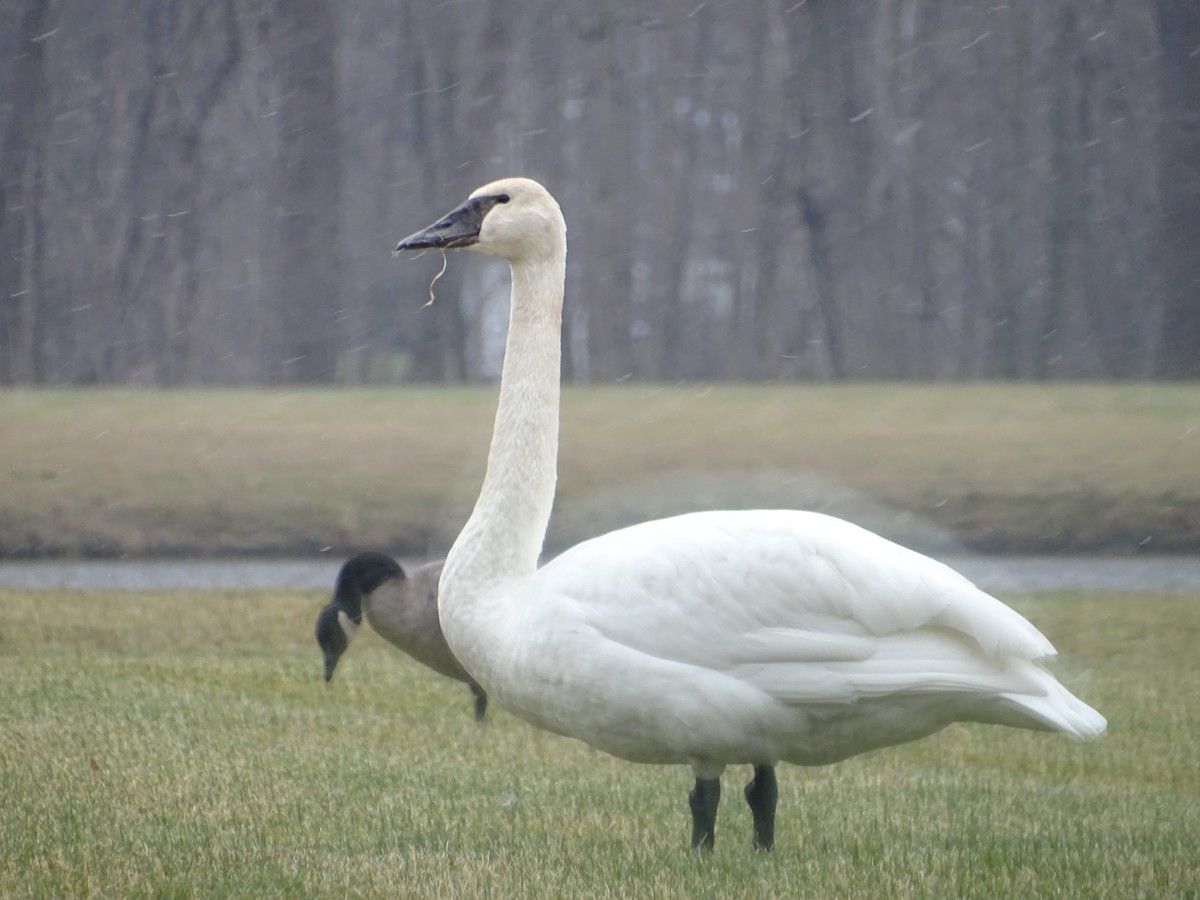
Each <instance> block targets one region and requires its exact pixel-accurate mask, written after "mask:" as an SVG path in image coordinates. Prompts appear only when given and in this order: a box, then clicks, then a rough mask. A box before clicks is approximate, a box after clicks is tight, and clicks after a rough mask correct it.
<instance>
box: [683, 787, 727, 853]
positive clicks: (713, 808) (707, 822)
mask: <svg viewBox="0 0 1200 900" xmlns="http://www.w3.org/2000/svg"><path fill="white" fill-rule="evenodd" d="M720 801H721V779H719V778H708V779H705V778H697V779H696V786H695V787H694V788H692V792H691V793H690V794H688V806H690V807H691V808H692V849H693V850H711V849H712V847H713V837H714V836H715V834H716V830H717V804H718V803H719V802H720Z"/></svg>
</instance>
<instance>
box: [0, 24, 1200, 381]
mask: <svg viewBox="0 0 1200 900" xmlns="http://www.w3.org/2000/svg"><path fill="white" fill-rule="evenodd" d="M509 174H526V175H530V176H533V177H535V178H538V179H539V180H541V181H543V182H544V183H545V184H546V185H547V186H548V187H549V188H550V189H551V190H552V191H553V192H554V193H555V194H556V196H557V197H558V198H559V200H560V202H561V203H562V205H563V208H564V211H565V213H566V216H567V220H568V223H569V225H570V228H571V232H570V237H569V241H570V261H569V273H568V281H569V284H568V312H567V321H566V327H565V332H564V346H565V350H566V356H565V359H566V371H565V375H566V377H569V378H572V379H575V380H580V381H596V382H603V381H611V380H616V379H623V378H630V377H632V378H635V379H742V380H767V379H850V378H935V379H977V378H1000V379H1011V378H1083V377H1087V378H1155V377H1157V378H1194V377H1198V376H1200V3H1197V2H1192V0H1055V2H1039V0H1012V2H1010V3H1000V2H996V0H989V2H955V0H762V2H743V0H683V2H678V0H664V2H659V3H636V2H621V0H440V2H435V0H419V2H418V0H391V2H385V0H344V2H333V0H51V2H47V0H0V192H2V196H0V382H4V383H10V384H29V383H51V384H88V383H105V384H138V385H177V384H188V385H193V384H194V385H215V384H273V383H335V382H336V383H364V382H367V383H370V382H389V383H390V382H396V381H402V380H412V381H460V380H476V379H481V378H488V377H491V376H493V375H494V374H495V371H496V369H497V365H498V361H499V355H500V347H499V338H500V336H501V335H502V333H503V329H504V316H505V310H504V303H505V298H506V293H507V287H506V279H505V277H504V273H503V270H502V268H500V267H498V266H495V265H494V264H492V265H482V264H480V263H481V261H472V260H468V259H465V258H463V256H462V255H459V256H458V257H455V258H454V259H452V260H451V265H450V269H449V272H448V273H447V275H446V277H445V278H444V279H442V280H441V281H440V282H439V283H438V287H437V293H438V300H437V302H435V303H434V304H433V305H432V306H430V307H424V306H423V304H424V303H425V301H426V299H427V296H428V285H429V281H430V279H431V278H432V276H433V275H434V274H435V273H436V272H437V270H438V269H439V268H440V266H441V260H440V258H439V257H437V255H436V254H430V255H428V256H427V258H425V259H423V260H417V261H416V262H413V261H411V260H408V261H402V262H397V261H393V260H392V259H390V251H391V248H392V247H393V246H394V244H395V241H396V240H397V239H398V238H400V237H402V236H404V235H405V234H407V233H409V232H411V231H414V230H416V229H417V228H419V227H421V226H424V225H426V224H428V223H429V222H431V221H432V220H433V218H435V217H436V216H438V215H440V214H441V213H443V212H445V211H446V210H447V209H449V208H450V207H451V206H453V205H455V204H457V203H458V202H459V201H460V200H461V199H462V198H463V197H464V196H465V195H466V194H467V193H468V192H469V191H470V190H472V189H473V188H474V187H476V186H478V185H479V184H482V183H483V182H485V181H488V180H491V179H493V178H495V177H499V176H503V175H509Z"/></svg>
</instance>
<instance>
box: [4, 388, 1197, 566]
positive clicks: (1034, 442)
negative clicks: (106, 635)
mask: <svg viewBox="0 0 1200 900" xmlns="http://www.w3.org/2000/svg"><path fill="white" fill-rule="evenodd" d="M495 395H496V392H495V388H494V387H491V386H486V387H474V388H410V389H404V390H311V391H232V390H227V391H208V392H201V391H159V392H137V391H119V390H97V391H60V390H45V391H29V390H23V391H5V392H0V422H3V423H4V425H3V426H2V427H0V456H2V457H3V459H4V460H5V466H4V469H3V471H0V552H2V553H8V554H14V553H15V554H24V555H30V554H37V553H43V554H44V553H60V554H68V555H69V554H87V555H97V554H99V555H116V554H120V553H125V554H135V555H138V554H161V553H173V552H174V553H179V552H188V553H197V552H199V553H239V552H242V553H247V552H259V553H261V552H284V553H300V552H310V551H313V550H316V549H318V548H321V547H334V548H337V549H338V550H345V549H350V548H356V547H362V546H369V545H373V546H379V547H383V548H390V549H392V550H394V551H396V552H399V553H402V554H405V555H422V554H425V553H430V554H434V553H438V552H441V551H444V549H445V547H446V546H448V544H449V542H450V540H451V539H452V538H453V536H454V535H455V534H457V531H458V529H459V528H460V527H461V524H462V522H463V521H464V519H465V518H466V515H467V513H468V512H469V510H470V506H471V503H472V502H473V500H474V497H475V495H476V493H477V491H478V487H479V482H480V479H481V477H482V472H483V464H484V456H485V454H486V452H487V446H488V440H489V436H490V434H491V427H492V415H493V412H494V407H495ZM562 419H563V428H562V441H561V453H560V457H561V463H560V479H559V481H560V484H559V488H560V490H559V500H558V503H557V506H556V512H555V518H554V521H553V522H552V525H551V535H550V544H551V546H552V547H563V546H568V545H570V544H572V543H574V542H576V541H578V540H580V539H582V538H584V537H588V536H591V535H592V534H595V533H596V532H597V531H601V530H605V529H607V528H611V527H614V526H616V525H620V524H625V523H628V522H630V521H636V520H639V519H644V518H647V517H652V516H656V515H663V514H666V513H670V512H675V511H680V510H685V509H695V508H698V507H703V506H734V507H736V506H756V505H764V504H765V505H782V506H802V507H808V508H817V509H825V510H828V511H831V512H835V513H838V514H842V515H846V516H847V517H849V518H854V519H857V520H859V521H865V524H867V525H869V526H871V527H876V528H882V529H883V530H884V531H886V532H887V533H888V534H889V535H893V536H896V537H899V538H902V539H906V540H911V541H913V542H917V543H922V542H923V535H922V533H921V532H920V531H919V529H918V530H916V531H914V526H915V525H919V524H922V523H924V524H926V525H928V526H931V527H933V528H934V529H940V530H941V531H942V532H947V533H952V534H953V535H954V536H955V537H957V538H958V539H961V540H963V541H964V542H966V543H968V544H973V545H975V546H982V547H991V548H995V547H1008V548H1009V549H1020V550H1024V551H1030V550H1033V551H1039V550H1041V551H1051V550H1059V549H1085V548H1092V549H1095V548H1107V549H1119V550H1124V551H1127V552H1134V551H1136V550H1138V549H1139V546H1140V545H1143V544H1144V543H1145V542H1146V541H1147V539H1148V541H1149V544H1148V545H1149V546H1150V547H1151V549H1160V548H1161V549H1176V550H1179V549H1192V550H1200V467H1198V466H1196V464H1195V461H1196V459H1198V458H1200V388H1198V387H1196V386H1193V385H1159V384H1148V385H1083V384H1080V385H1075V384H1065V385H1064V384H1055V385H992V384H971V385H912V384H904V385H832V386H830V385H825V386H809V385H787V386H737V385H733V386H728V385H721V386H695V385H684V386H678V387H670V388H667V387H653V386H643V385H627V386H622V387H599V388H582V387H568V388H567V389H566V390H565V392H564V397H563V415H562ZM914 534H915V537H914V536H913V535H914Z"/></svg>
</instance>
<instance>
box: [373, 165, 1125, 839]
mask: <svg viewBox="0 0 1200 900" xmlns="http://www.w3.org/2000/svg"><path fill="white" fill-rule="evenodd" d="M451 247H469V248H471V249H474V250H478V251H480V252H482V253H485V254H489V255H492V256H498V257H500V258H502V259H504V260H506V261H507V262H508V264H509V268H510V270H511V275H512V284H511V309H510V319H509V330H508V337H507V343H506V346H505V354H504V364H503V369H502V374H501V379H500V397H499V404H498V409H497V412H496V420H495V429H494V433H493V436H492V443H491V448H490V451H489V454H488V461H487V472H486V475H485V476H484V481H483V486H482V488H481V489H480V493H479V498H478V500H477V501H476V504H475V508H474V510H473V511H472V513H471V515H470V517H469V519H468V521H467V523H466V525H465V527H464V528H463V530H462V533H461V534H460V535H459V537H458V539H457V540H456V541H455V542H454V546H453V547H452V548H451V550H450V554H449V556H448V558H447V559H446V565H445V570H444V571H443V574H442V579H441V586H440V597H439V601H438V603H439V615H440V618H441V623H442V628H443V630H444V631H445V634H446V640H447V642H448V643H449V645H450V648H451V649H452V650H453V651H454V654H455V656H456V657H457V658H458V659H459V660H460V661H461V662H462V665H463V667H464V668H465V669H466V670H467V671H468V672H470V673H471V675H472V676H473V677H474V678H475V680H476V681H478V682H479V684H481V685H482V686H483V687H484V689H486V690H487V692H488V694H489V696H491V697H493V698H494V699H495V700H496V702H498V703H499V704H500V705H501V706H503V707H505V708H506V709H509V710H511V711H512V712H513V713H515V714H516V715H518V716H520V717H522V718H524V719H526V720H528V721H530V722H532V723H533V724H534V725H537V726H540V727H542V728H545V729H548V730H550V731H553V732H557V733H559V734H563V735H567V736H570V737H574V738H578V739H580V740H583V741H586V742H587V743H589V744H591V745H593V746H595V747H597V748H599V749H601V750H604V751H606V752H608V753H611V754H613V755H614V756H618V757H621V758H623V759H627V760H632V761H634V762H644V763H676V764H686V765H689V766H691V769H692V772H693V774H694V775H695V779H696V780H695V786H694V788H693V790H692V792H691V793H690V795H689V805H690V808H691V813H692V846H693V847H696V848H710V847H711V846H712V844H713V838H714V833H715V823H716V812H717V802H718V798H719V796H720V776H721V773H722V772H723V771H724V769H725V767H726V766H727V765H730V764H749V765H751V766H753V769H754V775H753V780H752V781H751V782H750V784H749V785H748V786H747V788H746V791H745V796H746V800H747V801H748V803H749V805H750V808H751V811H752V815H753V820H754V844H755V846H757V847H760V848H770V847H771V846H772V844H773V842H774V820H775V804H776V795H777V789H776V780H775V765H776V764H777V763H779V762H781V761H782V762H790V763H794V764H797V765H808V766H816V765H824V764H827V763H832V762H836V761H838V760H842V759H845V758H847V757H850V756H853V755H855V754H858V753H862V752H864V751H867V750H872V749H875V748H878V747H885V746H888V745H891V744H899V743H902V742H905V741H911V740H914V739H916V738H920V737H924V736H926V735H929V734H932V733H933V732H935V731H937V730H939V729H941V728H943V727H944V726H946V725H948V724H950V723H951V722H956V721H967V722H988V723H994V724H1001V725H1011V726H1016V727H1019V728H1030V729H1040V730H1045V731H1062V732H1065V733H1067V734H1070V735H1075V736H1078V737H1090V736H1094V735H1097V734H1099V733H1101V732H1102V731H1103V730H1104V729H1105V727H1106V723H1105V720H1104V718H1103V717H1102V716H1101V715H1100V714H1099V713H1098V712H1096V711H1095V710H1093V709H1092V708H1091V707H1090V706H1088V705H1087V704H1085V703H1083V702H1082V701H1081V700H1078V699H1077V698H1075V697H1074V696H1072V695H1071V694H1070V693H1069V692H1068V691H1067V690H1066V689H1065V688H1064V687H1062V685H1060V684H1059V683H1058V681H1057V680H1055V678H1054V677H1053V676H1052V675H1050V674H1049V673H1048V672H1047V671H1046V669H1045V668H1043V666H1042V662H1043V660H1045V659H1046V658H1048V657H1050V656H1053V655H1054V653H1055V651H1054V648H1053V646H1051V644H1050V642H1049V641H1048V640H1047V639H1046V638H1045V637H1044V636H1042V634H1041V633H1040V632H1039V631H1038V630H1037V629H1036V628H1034V627H1033V625H1031V624H1030V623H1029V622H1027V621H1026V620H1025V619H1024V618H1022V617H1021V616H1020V615H1019V614H1017V613H1016V612H1014V611H1013V610H1012V609H1010V608H1009V607H1007V606H1005V605H1004V604H1003V603H1001V602H1000V601H999V600H996V599H995V598H993V597H991V596H989V595H987V594H985V593H984V592H983V591H981V590H979V589H978V588H976V587H975V586H974V585H972V584H971V583H970V582H969V581H967V580H966V579H965V578H963V577H962V576H961V575H959V574H958V573H956V572H954V571H953V570H952V569H950V568H948V567H946V566H944V565H942V564H941V563H938V562H936V561H934V560H932V559H929V558H927V557H925V556H922V555H920V554H918V553H915V552H913V551H911V550H908V549H906V548H904V547H901V546H899V545H897V544H894V543H892V542H890V541H888V540H885V539H884V538H881V537H879V536H878V535H875V534H873V533H871V532H869V531H866V530H864V529H862V528H859V527H857V526H855V525H852V524H850V523H848V522H845V521H842V520H840V519H835V518H832V517H829V516H825V515H821V514H817V513H811V512H798V511H792V510H755V511H735V512H729V511H714V512H699V513H691V514H688V515H682V516H677V517H674V518H669V519H661V520H657V521H652V522H645V523H643V524H640V525H634V526H632V527H629V528H623V529H620V530H618V531H614V532H610V533H609V534H605V535H603V536H601V537H598V538H594V539H592V540H589V541H585V542H583V543H581V544H579V545H577V546H575V547H574V548H572V549H570V550H568V551H566V552H565V553H563V554H561V555H560V556H558V557H557V558H555V559H553V560H551V561H550V562H549V563H547V564H546V565H545V566H543V567H542V568H541V569H538V568H537V560H538V554H539V551H540V549H541V546H542V541H543V538H544V536H545V531H546V526H547V523H548V521H549V517H550V509H551V506H552V504H553V501H554V484H555V467H556V462H557V460H556V457H557V452H558V450H557V448H558V409H559V341H560V334H559V332H560V325H561V316H562V302H563V288H564V274H565V269H566V226H565V223H564V221H563V216H562V213H561V211H560V210H559V207H558V204H557V203H556V202H555V201H554V198H553V197H551V196H550V194H549V193H548V192H547V191H546V190H545V188H543V187H542V186H541V185H539V184H537V183H536V182H534V181H530V180H528V179H524V178H514V179H506V180H503V181H497V182H494V183H492V184H489V185H487V186H485V187H482V188H480V189H478V190H477V191H475V192H474V193H473V194H471V196H470V197H469V198H468V200H467V201H466V203H465V204H464V205H463V206H461V207H459V208H458V209H456V210H454V211H453V212H451V213H449V214H448V215H446V216H445V217H443V218H442V219H440V220H439V221H437V222H436V223H434V224H433V225H431V226H429V227H428V228H426V229H424V230H422V231H419V232H417V233H416V234H413V235H412V236H410V237H408V238H405V239H404V240H403V241H401V242H400V243H399V245H398V246H397V248H396V252H397V253H399V252H400V251H404V250H419V249H423V248H442V249H445V248H451Z"/></svg>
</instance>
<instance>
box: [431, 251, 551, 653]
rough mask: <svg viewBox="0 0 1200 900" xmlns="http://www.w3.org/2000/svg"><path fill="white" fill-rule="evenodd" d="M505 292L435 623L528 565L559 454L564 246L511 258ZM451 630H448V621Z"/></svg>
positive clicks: (545, 518) (462, 611)
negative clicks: (475, 472) (503, 325)
mask: <svg viewBox="0 0 1200 900" xmlns="http://www.w3.org/2000/svg"><path fill="white" fill-rule="evenodd" d="M511 269H512V297H511V309H510V312H509V324H508V339H507V341H506V343H505V349H504V366H503V369H502V371H501V375H500V401H499V407H498V408H497V410H496V424H495V430H494V431H493V434H492V445H491V449H490V450H489V451H488V461H487V474H486V475H485V476H484V480H483V487H482V488H481V489H480V493H479V499H478V500H477V501H476V502H475V509H474V511H473V512H472V513H471V517H470V518H469V519H468V520H467V524H466V525H465V526H464V528H463V531H462V533H461V534H460V535H459V536H458V540H456V541H455V542H454V546H453V547H452V548H451V549H450V553H449V556H448V557H447V560H446V568H445V570H444V571H443V574H442V580H441V585H440V588H439V590H440V593H441V598H440V600H439V610H440V614H441V617H442V619H443V626H444V627H445V626H446V625H447V624H448V623H447V622H446V620H447V616H448V614H449V616H450V617H452V618H459V619H461V618H464V617H473V615H472V613H474V612H482V611H481V610H476V609H475V608H474V607H475V602H476V601H481V600H484V598H485V596H486V595H487V594H488V593H490V592H491V591H493V590H495V589H496V588H499V587H502V586H503V585H504V584H506V583H510V582H511V581H513V580H515V579H519V578H522V577H524V576H526V575H529V574H532V573H533V572H534V571H536V569H537V562H538V557H539V555H540V554H541V550H542V541H543V540H544V538H545V536H546V526H547V525H548V524H549V522H550V510H551V507H552V506H553V504H554V485H555V480H556V478H557V462H558V405H559V377H560V376H559V366H560V355H561V351H560V339H561V338H560V336H561V328H562V301H563V281H564V277H565V272H566V249H565V246H564V247H562V248H561V250H559V251H558V252H555V253H554V254H552V255H551V256H549V257H543V258H540V259H537V260H530V261H517V262H513V263H511ZM450 631H457V629H453V628H450V629H448V635H447V636H448V637H449V636H450Z"/></svg>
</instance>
